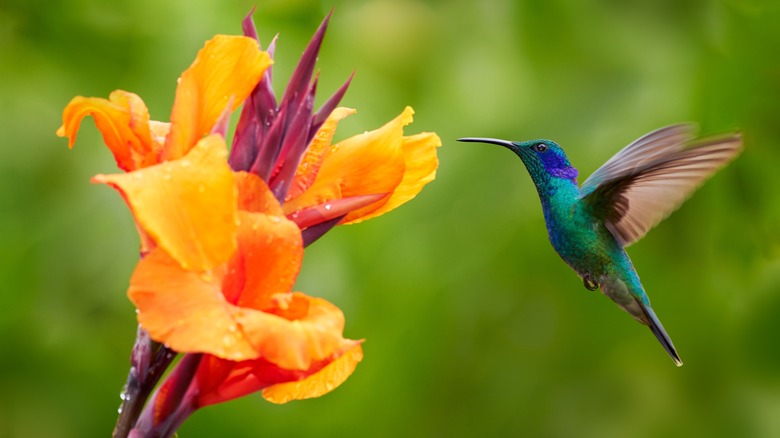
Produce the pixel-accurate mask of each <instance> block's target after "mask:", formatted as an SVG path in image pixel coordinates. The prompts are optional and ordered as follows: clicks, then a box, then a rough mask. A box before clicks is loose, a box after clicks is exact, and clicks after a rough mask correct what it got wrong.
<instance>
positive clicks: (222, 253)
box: [58, 36, 362, 406]
mask: <svg viewBox="0 0 780 438" xmlns="http://www.w3.org/2000/svg"><path fill="white" fill-rule="evenodd" d="M270 63H271V61H270V57H269V56H268V55H267V54H266V53H264V52H261V51H260V49H259V46H258V44H257V42H256V41H254V40H252V39H249V38H246V37H225V36H218V37H215V38H214V39H213V40H211V41H209V42H208V43H206V45H205V46H204V48H203V49H202V50H201V51H200V52H199V54H198V56H197V58H196V60H195V62H194V63H193V65H192V66H191V67H190V68H189V69H188V70H187V71H185V72H184V73H183V74H182V78H181V80H180V82H179V86H178V88H177V94H176V99H175V103H174V108H173V111H172V115H171V122H170V123H161V122H153V121H150V120H149V115H148V111H147V110H146V106H145V105H144V104H143V101H142V100H141V99H140V98H139V97H138V96H136V95H133V94H131V93H127V92H123V91H116V92H114V93H112V95H111V96H110V98H109V99H108V100H106V99H98V98H83V97H77V98H75V99H73V100H72V101H71V103H70V104H69V105H68V106H67V107H66V109H65V111H64V114H63V126H62V127H61V128H60V129H59V130H58V134H59V135H61V136H66V137H68V138H69V139H70V144H71V145H72V144H73V142H74V140H75V136H76V133H77V131H78V128H79V125H80V122H81V119H83V117H85V116H87V115H92V116H93V118H94V119H95V120H96V124H97V127H98V129H99V130H100V131H101V133H102V134H103V138H104V140H105V142H106V144H107V145H108V147H109V149H110V150H111V151H112V152H113V153H114V156H115V158H116V160H117V164H118V166H119V168H120V169H122V170H125V171H126V173H123V174H114V175H97V176H95V177H94V178H93V181H94V182H98V183H104V184H108V185H110V186H111V187H113V188H115V189H116V190H117V191H119V192H120V194H121V195H122V197H123V198H124V199H125V200H126V202H127V204H128V206H129V207H130V209H131V211H132V213H133V216H134V218H135V220H136V223H137V225H138V228H139V231H140V234H141V237H142V253H143V254H144V257H143V258H142V259H141V260H140V261H139V263H138V266H137V267H136V269H135V271H134V273H133V276H132V278H131V282H130V288H129V290H128V296H129V297H130V299H131V301H133V303H134V304H135V305H136V307H137V309H138V320H139V324H140V325H141V326H142V327H143V328H144V329H146V331H148V333H149V335H150V336H151V338H152V339H154V340H155V341H158V342H161V343H165V344H166V345H167V346H169V347H170V348H171V349H173V350H175V351H177V352H184V353H205V356H204V359H203V363H204V367H206V366H208V367H207V368H204V371H199V373H198V375H199V377H198V379H197V382H199V386H201V387H203V388H206V390H203V391H199V393H200V394H202V398H203V399H202V400H203V401H202V402H199V403H202V405H206V404H212V403H216V402H219V401H224V400H227V399H229V398H232V397H233V396H237V395H235V394H244V393H248V392H253V391H257V390H261V389H266V388H268V387H269V386H271V385H272V384H273V385H276V384H280V383H287V382H291V381H298V380H301V379H307V378H309V377H311V376H312V375H313V374H315V373H319V372H321V373H320V375H321V376H326V377H329V379H328V380H326V381H323V382H322V385H317V384H313V383H312V382H316V381H317V380H316V379H309V380H306V381H307V382H308V383H307V384H306V385H308V386H310V389H309V390H307V391H301V390H300V389H296V388H300V387H299V386H295V385H293V386H290V387H287V388H289V390H290V391H292V392H291V393H290V394H293V395H287V394H281V393H279V389H278V388H277V389H276V390H275V394H277V395H276V396H273V397H272V396H269V398H271V399H272V400H289V399H293V398H306V397H310V396H314V395H320V394H322V393H324V392H327V391H326V390H324V389H323V388H327V389H328V390H330V389H332V388H335V386H337V383H334V382H338V383H340V381H343V379H345V378H346V376H348V375H349V373H351V371H352V370H353V369H354V367H355V366H356V364H357V363H358V362H359V360H360V359H361V358H362V352H361V351H360V346H359V342H357V341H352V340H348V339H345V338H343V336H342V332H343V327H344V317H343V314H342V313H341V311H340V310H339V309H338V308H337V307H335V306H333V305H332V304H330V303H328V302H327V301H325V300H321V299H316V298H312V297H309V296H306V295H304V294H301V293H293V292H292V285H293V283H294V282H295V278H296V276H297V274H298V271H299V269H300V264H301V260H302V257H303V242H302V237H301V233H300V229H299V228H298V227H297V226H296V225H295V224H294V223H293V222H291V221H290V220H289V219H287V218H286V217H285V216H284V214H283V211H282V209H281V206H279V205H278V203H277V202H276V199H275V198H274V197H273V195H271V194H270V191H269V189H268V188H267V186H266V184H265V183H264V182H263V181H262V180H261V179H260V178H259V177H257V176H256V175H254V174H248V173H245V172H233V170H232V169H231V168H230V166H229V164H228V162H227V157H228V152H227V147H226V145H225V142H224V139H223V136H222V135H221V132H219V131H220V130H221V129H223V128H222V127H223V126H224V123H223V122H222V121H221V120H223V119H224V118H225V117H224V114H225V113H229V112H230V111H231V110H232V109H233V108H235V106H236V102H238V103H239V104H240V103H241V102H242V101H243V100H244V99H246V97H247V96H248V95H249V94H250V92H251V90H252V89H253V88H254V86H255V85H256V84H257V82H258V81H259V80H260V77H261V76H262V73H263V72H264V71H265V69H266V68H267V67H268V65H270ZM244 70H246V71H248V72H249V73H250V74H249V75H244V74H243V72H244ZM238 72H240V73H241V74H238ZM220 106H221V108H220ZM185 110H186V111H185ZM214 132H216V133H214ZM346 353H349V354H348V355H346V356H345V354H346ZM342 356H345V359H350V360H349V361H348V362H346V365H344V364H345V361H343V360H342V361H341V362H339V363H340V364H341V365H340V367H341V368H340V369H345V370H347V371H344V372H342V373H340V375H341V376H343V377H341V378H340V381H339V379H336V380H333V372H332V371H328V372H324V370H326V369H328V370H331V369H332V368H328V365H329V364H330V363H332V362H334V361H336V360H337V359H339V358H341V357H342ZM220 360H221V362H219V361H220ZM215 361H216V362H215ZM215 363H220V364H221V366H216V365H215ZM226 364H229V365H230V366H227V365H226ZM228 368H236V369H240V370H242V372H244V373H247V372H249V373H250V374H251V370H255V369H257V370H260V371H262V375H263V377H262V378H263V379H264V380H262V381H261V382H260V383H254V384H251V383H248V382H243V383H240V382H236V380H235V377H233V376H234V374H235V373H234V372H226V370H228ZM215 369H219V370H220V372H219V373H218V374H215V372H214V370H215ZM247 370H248V371H247ZM260 371H258V373H255V374H258V375H259V374H260ZM204 376H205V377H204ZM220 379H228V380H220ZM301 384H303V383H301ZM226 394H233V396H226ZM199 406H200V405H199Z"/></svg>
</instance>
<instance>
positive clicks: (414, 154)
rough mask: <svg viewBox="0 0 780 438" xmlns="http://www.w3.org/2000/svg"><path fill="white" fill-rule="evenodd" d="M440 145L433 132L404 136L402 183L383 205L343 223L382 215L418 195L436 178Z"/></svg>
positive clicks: (437, 137)
mask: <svg viewBox="0 0 780 438" xmlns="http://www.w3.org/2000/svg"><path fill="white" fill-rule="evenodd" d="M439 146H441V139H440V138H439V136H438V135H436V134H434V133H431V132H424V133H421V134H417V135H412V136H409V137H404V139H403V151H404V152H403V153H404V162H405V164H406V168H405V170H404V177H403V180H401V183H400V184H399V185H398V187H396V189H395V190H394V191H393V194H392V195H390V198H389V199H388V200H387V202H385V203H384V204H383V205H382V206H380V207H379V208H377V209H376V210H374V211H372V212H370V213H368V214H366V215H364V216H360V217H354V216H353V217H354V219H351V220H350V219H349V218H346V219H348V220H347V221H345V222H342V223H344V224H347V223H357V222H361V221H364V220H366V219H371V218H374V217H377V216H381V215H383V214H385V213H387V212H388V211H390V210H392V209H394V208H396V207H398V206H400V205H401V204H404V203H405V202H407V201H409V200H411V199H412V198H414V197H415V196H417V194H418V193H420V190H422V188H423V186H424V185H426V184H428V183H429V182H431V181H433V179H434V178H436V168H437V167H439V160H438V158H437V157H436V148H438V147H439Z"/></svg>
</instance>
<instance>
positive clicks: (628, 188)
mask: <svg viewBox="0 0 780 438" xmlns="http://www.w3.org/2000/svg"><path fill="white" fill-rule="evenodd" d="M690 132H691V128H690V127H689V126H686V125H676V126H671V127H668V128H664V129H660V130H658V131H654V132H652V133H650V134H648V135H646V136H644V137H642V138H640V139H639V140H637V141H636V142H634V143H632V144H631V145H629V146H627V147H626V148H625V149H623V150H622V151H620V152H619V153H618V154H617V155H615V156H614V157H613V158H612V159H610V160H609V161H608V162H607V163H606V164H604V166H602V167H601V168H599V169H598V170H597V171H596V172H594V173H593V175H592V176H591V177H590V178H588V179H587V180H586V181H585V183H583V185H582V192H583V199H584V200H585V201H586V202H588V204H590V205H591V207H592V208H593V211H594V214H596V215H598V216H601V217H602V218H603V219H604V221H605V224H606V226H607V228H608V229H609V230H610V232H612V234H613V235H614V236H615V238H616V239H617V240H618V242H620V244H621V245H623V246H629V245H631V244H632V243H634V242H636V241H637V240H639V239H641V238H642V237H643V236H644V235H645V234H647V232H648V231H649V230H650V229H651V228H652V227H654V226H655V225H657V224H658V223H659V222H661V221H662V220H663V219H664V218H666V217H667V216H668V215H669V214H670V213H672V212H673V211H674V210H676V209H677V208H678V207H679V206H680V204H682V203H683V201H685V200H686V199H687V198H688V197H689V196H690V195H691V194H692V193H693V192H694V191H695V190H696V188H698V187H699V186H700V185H701V184H702V183H703V182H704V181H705V180H706V179H707V178H708V177H710V176H711V175H712V174H713V173H715V172H716V171H717V170H718V169H720V168H721V167H723V166H725V165H726V164H727V163H728V162H729V161H731V160H732V159H733V158H734V157H736V156H737V155H738V154H739V152H740V151H741V150H742V137H741V136H740V134H730V135H728V136H722V137H713V138H710V139H707V140H704V141H703V142H700V143H698V144H697V145H696V146H694V147H692V148H688V149H684V146H685V143H687V141H688V140H689V139H690ZM643 149H646V150H647V153H648V154H649V155H650V156H651V157H652V158H651V159H649V160H648V159H646V158H644V153H643V152H642V150H643Z"/></svg>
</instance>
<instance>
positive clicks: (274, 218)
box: [268, 216, 282, 224]
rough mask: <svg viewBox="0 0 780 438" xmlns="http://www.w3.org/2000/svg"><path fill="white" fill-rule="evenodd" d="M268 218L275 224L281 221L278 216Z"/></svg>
mask: <svg viewBox="0 0 780 438" xmlns="http://www.w3.org/2000/svg"><path fill="white" fill-rule="evenodd" d="M268 219H269V220H270V221H271V222H273V223H276V224H278V223H279V222H281V221H282V220H281V219H280V218H279V216H268Z"/></svg>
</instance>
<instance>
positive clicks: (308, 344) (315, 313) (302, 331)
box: [234, 293, 346, 370]
mask: <svg viewBox="0 0 780 438" xmlns="http://www.w3.org/2000/svg"><path fill="white" fill-rule="evenodd" d="M295 297H296V299H298V300H306V301H308V307H307V313H306V314H305V315H303V316H302V317H300V318H298V319H293V320H288V319H286V318H283V317H280V316H277V315H275V314H271V313H265V312H260V311H254V310H252V309H247V308H237V309H236V312H235V314H234V317H235V319H236V321H237V322H238V323H239V325H240V326H241V328H242V331H243V333H244V335H245V336H246V339H247V341H248V342H249V343H250V344H251V345H252V346H253V348H255V349H256V351H257V352H258V354H259V357H262V358H264V359H266V360H267V361H269V362H271V363H273V364H275V365H277V366H278V367H280V368H284V369H288V370H305V369H308V368H309V367H310V366H311V365H312V363H314V362H317V361H321V360H323V359H326V358H328V357H330V356H331V355H333V354H334V353H335V352H337V351H340V350H341V349H342V347H343V345H344V342H345V341H346V340H345V339H344V338H343V336H342V333H343V331H344V314H343V313H342V312H341V310H340V309H339V308H338V307H336V306H334V305H333V304H331V303H329V302H327V301H325V300H323V299H321V298H312V297H309V296H306V295H304V294H301V293H295Z"/></svg>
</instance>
